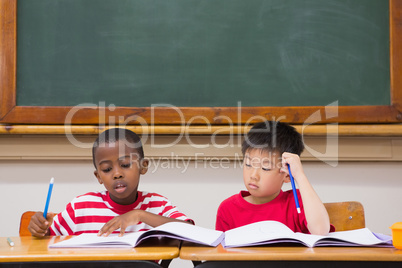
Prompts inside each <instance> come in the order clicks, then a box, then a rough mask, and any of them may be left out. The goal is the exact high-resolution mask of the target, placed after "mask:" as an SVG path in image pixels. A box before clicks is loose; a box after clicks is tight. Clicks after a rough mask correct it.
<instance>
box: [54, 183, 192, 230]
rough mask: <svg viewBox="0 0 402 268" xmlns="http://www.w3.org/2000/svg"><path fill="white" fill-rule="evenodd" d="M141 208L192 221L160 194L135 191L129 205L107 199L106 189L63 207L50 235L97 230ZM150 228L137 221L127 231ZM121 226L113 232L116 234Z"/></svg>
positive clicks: (78, 197) (88, 194) (55, 219)
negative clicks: (136, 194) (135, 193)
mask: <svg viewBox="0 0 402 268" xmlns="http://www.w3.org/2000/svg"><path fill="white" fill-rule="evenodd" d="M135 209H141V210H145V211H148V212H150V213H153V214H157V215H161V216H164V217H169V218H174V219H179V220H184V221H192V220H191V219H189V218H187V216H186V215H184V214H183V213H181V212H179V211H178V210H177V208H176V207H175V206H173V205H172V204H171V203H170V201H169V200H168V199H167V198H166V197H164V196H161V195H159V194H156V193H148V192H141V191H138V197H137V200H136V201H135V202H134V203H133V204H131V205H120V204H117V203H115V202H113V200H112V199H111V198H110V196H109V193H108V192H107V191H101V192H90V193H86V194H84V195H80V196H77V197H76V198H74V199H73V201H71V202H70V203H69V204H67V206H66V209H65V210H64V211H63V212H61V213H60V214H58V215H56V216H55V217H54V219H53V223H52V225H51V226H50V235H79V234H82V233H98V232H99V230H100V229H101V228H102V227H103V225H104V224H105V223H107V222H108V221H110V220H111V219H113V218H114V217H116V216H119V215H122V214H125V213H127V212H129V211H131V210H135ZM149 229H152V227H151V226H149V225H148V224H145V223H143V222H140V223H138V224H136V225H132V226H129V227H127V229H126V232H137V231H145V230H149ZM119 232H120V229H118V230H115V231H114V233H119Z"/></svg>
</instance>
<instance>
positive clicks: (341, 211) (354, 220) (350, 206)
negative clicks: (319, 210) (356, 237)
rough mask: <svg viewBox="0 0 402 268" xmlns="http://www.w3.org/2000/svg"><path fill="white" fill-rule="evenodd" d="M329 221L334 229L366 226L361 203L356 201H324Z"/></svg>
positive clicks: (344, 229) (351, 228) (343, 229)
mask: <svg viewBox="0 0 402 268" xmlns="http://www.w3.org/2000/svg"><path fill="white" fill-rule="evenodd" d="M324 206H325V208H326V209H327V211H328V215H329V221H330V223H331V224H332V225H334V226H335V231H347V230H354V229H360V228H364V227H366V222H365V218H364V208H363V205H362V204H361V203H359V202H356V201H349V202H335V203H324Z"/></svg>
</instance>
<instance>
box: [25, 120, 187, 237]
mask: <svg viewBox="0 0 402 268" xmlns="http://www.w3.org/2000/svg"><path fill="white" fill-rule="evenodd" d="M92 157H93V163H94V166H95V172H94V174H95V176H96V178H97V179H98V181H99V183H100V184H103V185H104V186H105V188H106V191H101V192H90V193H86V194H84V195H80V196H78V197H76V198H74V199H73V200H72V201H71V202H70V203H69V204H68V205H67V206H66V208H65V210H64V211H63V212H61V213H60V214H58V215H56V216H54V214H53V213H48V214H47V215H48V216H47V219H45V218H44V217H43V213H42V212H37V213H36V214H35V215H34V216H33V217H32V219H31V221H30V223H29V226H28V230H29V231H30V232H31V234H32V235H33V236H36V237H44V236H46V235H78V234H81V233H98V235H105V236H107V235H109V234H111V233H119V234H120V235H123V234H124V233H125V232H136V231H144V230H149V229H151V228H153V227H156V226H159V225H161V224H164V223H167V222H170V221H185V222H190V223H193V221H192V220H191V219H189V218H187V217H186V215H184V214H183V213H181V212H179V211H178V209H177V208H176V207H175V206H173V205H172V204H171V203H170V202H169V200H168V199H167V198H165V197H163V196H161V195H159V194H156V193H149V192H143V191H138V185H139V179H140V175H144V174H145V173H146V172H147V169H148V164H149V162H148V160H147V159H145V158H144V151H143V148H142V144H141V140H140V138H139V136H138V135H137V134H135V133H134V132H132V131H130V130H127V129H122V128H114V129H109V130H106V131H104V132H103V133H101V134H100V135H99V137H98V138H97V140H96V141H95V143H94V145H93V148H92Z"/></svg>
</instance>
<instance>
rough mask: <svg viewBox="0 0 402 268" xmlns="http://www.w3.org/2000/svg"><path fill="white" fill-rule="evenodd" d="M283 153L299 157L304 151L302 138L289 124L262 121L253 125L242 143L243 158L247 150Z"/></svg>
mask: <svg viewBox="0 0 402 268" xmlns="http://www.w3.org/2000/svg"><path fill="white" fill-rule="evenodd" d="M252 149H260V150H262V151H270V152H274V151H276V152H278V153H279V154H280V155H282V154H283V153H284V152H288V153H293V154H297V155H299V156H300V155H301V153H302V152H303V150H304V144H303V139H302V136H301V135H300V133H299V132H297V130H296V129H295V128H294V127H292V126H291V125H289V124H286V123H282V122H279V121H264V122H260V123H257V124H255V125H254V126H253V127H252V128H251V129H250V131H249V132H248V133H247V135H246V137H245V139H244V141H243V143H242V150H241V151H242V153H243V156H244V155H245V153H246V152H247V151H248V150H252Z"/></svg>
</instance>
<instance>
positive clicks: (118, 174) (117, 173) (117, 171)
mask: <svg viewBox="0 0 402 268" xmlns="http://www.w3.org/2000/svg"><path fill="white" fill-rule="evenodd" d="M113 178H114V179H121V178H123V173H122V172H121V170H120V169H119V168H116V169H115V172H114V174H113Z"/></svg>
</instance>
